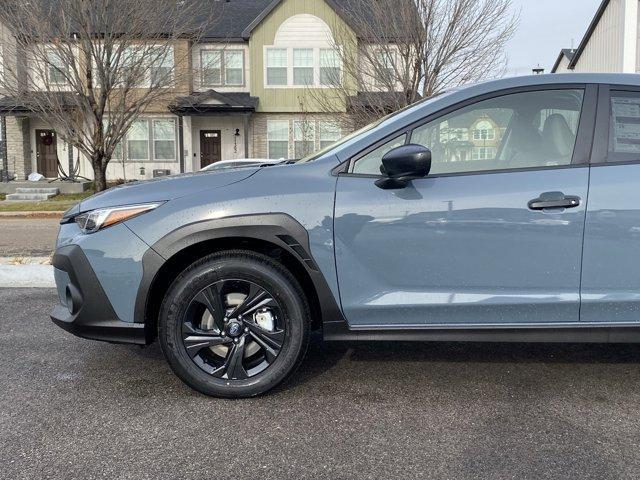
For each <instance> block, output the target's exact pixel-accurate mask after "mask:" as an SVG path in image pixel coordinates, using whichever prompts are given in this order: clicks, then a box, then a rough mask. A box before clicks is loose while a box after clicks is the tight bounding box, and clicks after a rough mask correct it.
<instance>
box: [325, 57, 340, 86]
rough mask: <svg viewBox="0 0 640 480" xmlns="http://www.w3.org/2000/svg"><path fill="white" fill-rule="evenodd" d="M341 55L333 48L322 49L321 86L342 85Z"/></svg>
mask: <svg viewBox="0 0 640 480" xmlns="http://www.w3.org/2000/svg"><path fill="white" fill-rule="evenodd" d="M340 63H341V62H340V54H339V53H338V51H337V50H335V49H333V48H321V49H320V85H323V86H337V85H340V70H341V68H340Z"/></svg>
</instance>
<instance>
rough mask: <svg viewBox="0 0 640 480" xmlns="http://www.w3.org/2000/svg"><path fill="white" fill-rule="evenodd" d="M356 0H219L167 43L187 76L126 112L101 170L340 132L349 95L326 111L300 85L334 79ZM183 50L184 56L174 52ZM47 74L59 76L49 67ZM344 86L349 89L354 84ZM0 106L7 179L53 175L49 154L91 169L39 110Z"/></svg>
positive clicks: (124, 170)
mask: <svg viewBox="0 0 640 480" xmlns="http://www.w3.org/2000/svg"><path fill="white" fill-rule="evenodd" d="M210 1H211V2H214V1H216V2H217V0H210ZM366 1H368V0H358V1H355V0H349V1H343V2H338V1H337V0H229V1H227V2H226V5H225V8H224V10H223V13H222V18H220V19H219V20H218V21H216V22H214V23H213V24H212V25H211V26H208V27H207V28H206V31H205V32H204V34H203V36H202V37H201V38H200V39H199V41H198V43H197V44H195V45H192V44H190V43H189V42H188V41H187V40H185V41H184V42H183V43H181V42H176V43H175V45H174V47H173V52H172V55H169V56H167V58H166V61H165V62H164V63H163V65H161V66H160V67H162V68H188V69H189V70H190V72H191V75H189V76H187V77H186V78H189V81H188V82H183V83H182V84H180V85H176V88H175V96H174V97H173V98H172V99H171V101H169V102H167V103H165V104H158V105H154V106H153V107H150V108H148V109H147V110H146V111H145V112H144V113H143V114H142V115H141V116H140V117H139V118H138V119H137V120H136V122H135V123H134V124H133V126H132V128H131V129H130V130H129V133H128V134H127V136H126V138H125V139H124V140H123V142H122V146H121V148H118V149H117V151H116V153H115V154H114V158H113V159H112V161H111V163H110V165H109V168H108V170H107V178H108V179H110V180H115V179H120V178H125V179H127V180H131V179H147V178H151V177H153V176H154V175H157V174H160V173H169V174H176V173H182V172H193V171H198V170H200V169H201V168H203V167H205V166H207V165H209V164H211V163H214V162H218V161H222V160H233V159H239V158H276V159H278V158H299V157H302V156H304V155H306V154H308V153H311V152H313V151H315V150H318V149H320V148H323V147H324V146H326V145H328V144H330V143H332V142H334V141H336V140H338V139H339V138H340V137H342V136H343V135H345V134H347V133H349V130H350V129H351V127H350V124H349V122H348V121H345V119H348V110H349V99H348V98H345V99H343V100H340V101H336V102H335V107H334V108H332V109H331V111H328V110H327V109H326V106H325V105H322V106H321V105H320V104H319V102H317V101H314V97H316V98H317V96H316V95H310V91H311V90H313V91H315V92H316V93H317V94H322V92H323V91H325V90H326V91H327V92H328V91H329V89H331V88H332V87H331V85H332V83H331V82H333V81H335V79H336V78H337V79H339V80H338V81H342V79H341V70H342V60H341V58H342V56H341V55H340V54H339V52H338V51H336V49H337V48H342V47H341V46H340V45H339V44H338V42H337V40H336V39H337V32H338V31H339V32H341V33H340V35H344V32H347V34H348V35H352V36H353V38H356V39H357V38H358V29H357V26H356V22H355V21H354V12H355V11H356V10H354V9H358V8H363V7H362V6H363V5H364V4H366ZM344 48H348V47H346V46H345V47H344ZM185 52H189V53H188V54H186V53H185ZM185 55H186V56H187V57H188V59H187V61H186V62H178V59H179V58H181V57H182V56H185ZM18 61H20V60H18ZM47 81H49V82H63V79H60V78H59V77H58V76H57V75H56V71H55V68H53V69H52V70H51V72H50V75H48V78H47ZM60 87H61V89H62V90H63V89H64V85H63V84H62V83H61V85H60ZM352 93H353V98H357V96H358V93H359V92H357V91H356V89H355V88H354V90H353V92H352ZM0 114H3V115H5V118H6V156H7V160H8V166H9V171H10V174H11V175H12V176H14V177H15V179H16V180H23V179H24V178H26V177H27V176H28V175H29V174H30V173H31V172H38V173H40V174H42V175H44V176H45V177H47V178H51V177H56V176H57V164H58V162H60V163H61V164H66V162H67V159H68V158H70V157H71V158H74V156H75V158H79V171H78V175H80V176H82V177H86V178H92V175H93V171H92V168H91V165H90V163H89V162H88V161H87V160H86V159H83V158H80V156H79V155H78V152H74V149H72V148H70V147H69V146H68V145H66V144H65V142H63V141H62V140H61V139H60V138H58V133H57V132H56V131H55V130H54V129H53V128H51V127H50V125H49V124H48V123H47V119H46V117H45V118H41V117H40V116H36V115H33V114H32V113H31V112H30V111H29V109H28V108H22V109H21V108H20V106H17V105H8V104H7V103H6V102H3V101H2V100H0Z"/></svg>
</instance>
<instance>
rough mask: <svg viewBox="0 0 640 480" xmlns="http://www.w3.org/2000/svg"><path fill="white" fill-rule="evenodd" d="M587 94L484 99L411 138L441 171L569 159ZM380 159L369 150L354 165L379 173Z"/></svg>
mask: <svg viewBox="0 0 640 480" xmlns="http://www.w3.org/2000/svg"><path fill="white" fill-rule="evenodd" d="M583 96H584V92H583V90H543V91H538V92H523V93H515V94H511V95H504V96H501V97H496V98H492V99H489V100H484V101H481V102H477V103H475V104H473V105H470V106H467V107H464V108H461V109H459V110H456V111H454V112H453V113H450V114H448V115H444V116H442V117H439V118H438V119H436V120H434V121H432V122H429V123H427V124H425V125H422V126H420V127H417V128H415V129H414V130H413V132H412V133H411V137H410V143H414V144H419V145H423V146H425V147H427V148H429V149H430V150H431V174H436V175H437V174H449V173H466V172H483V171H495V170H509V169H517V168H539V167H554V166H562V165H569V164H570V163H571V160H572V157H573V150H574V147H575V143H576V136H577V131H578V123H579V120H580V112H581V109H582V99H583ZM384 153H386V152H384ZM378 157H379V160H380V161H378ZM381 160H382V157H381V156H380V155H377V156H376V157H375V158H372V157H371V154H369V155H367V156H365V157H362V158H360V159H359V160H357V161H356V163H355V167H354V170H353V171H354V173H368V174H376V175H377V174H379V171H380V165H381Z"/></svg>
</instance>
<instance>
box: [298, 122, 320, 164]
mask: <svg viewBox="0 0 640 480" xmlns="http://www.w3.org/2000/svg"><path fill="white" fill-rule="evenodd" d="M293 139H294V147H295V148H294V150H295V158H303V157H306V156H307V155H309V154H311V153H313V151H314V150H315V143H316V142H315V124H314V123H313V122H308V121H304V120H302V121H295V122H293Z"/></svg>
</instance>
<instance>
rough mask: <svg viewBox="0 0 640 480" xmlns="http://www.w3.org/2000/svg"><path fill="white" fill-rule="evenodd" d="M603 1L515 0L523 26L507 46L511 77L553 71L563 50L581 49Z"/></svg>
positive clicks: (515, 6) (521, 25) (514, 3)
mask: <svg viewBox="0 0 640 480" xmlns="http://www.w3.org/2000/svg"><path fill="white" fill-rule="evenodd" d="M600 2H601V0H513V5H514V8H515V9H517V10H520V26H519V28H518V31H517V32H516V35H515V36H514V38H513V39H512V40H511V42H510V43H509V45H508V46H507V55H508V57H509V67H508V69H509V71H508V74H507V75H509V76H511V75H527V74H530V73H531V69H532V68H533V67H535V66H536V65H538V64H540V66H542V67H544V68H545V73H549V72H550V71H551V67H553V63H554V62H555V60H556V57H557V56H558V53H560V49H562V48H569V47H571V41H572V40H573V46H574V48H575V47H577V46H578V44H579V43H580V40H582V37H583V36H584V34H585V32H586V30H587V27H588V26H589V23H590V22H591V19H592V18H593V16H594V15H595V13H596V10H597V9H598V6H599V5H600Z"/></svg>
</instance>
